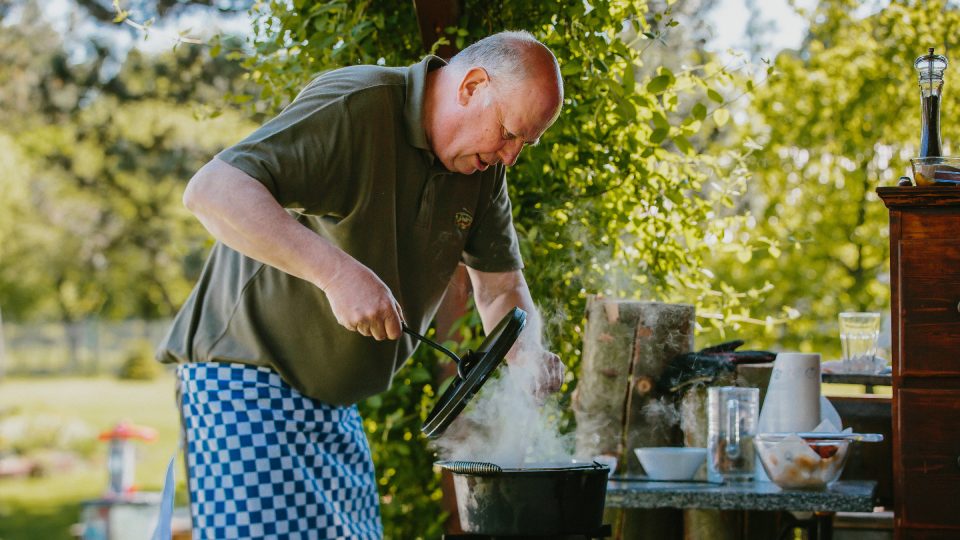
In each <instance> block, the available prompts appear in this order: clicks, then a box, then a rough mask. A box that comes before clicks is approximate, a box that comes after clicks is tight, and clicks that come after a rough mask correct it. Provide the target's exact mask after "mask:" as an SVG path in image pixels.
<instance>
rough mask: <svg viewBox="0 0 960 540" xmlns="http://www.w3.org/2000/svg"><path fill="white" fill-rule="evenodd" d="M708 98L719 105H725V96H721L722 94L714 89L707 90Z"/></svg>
mask: <svg viewBox="0 0 960 540" xmlns="http://www.w3.org/2000/svg"><path fill="white" fill-rule="evenodd" d="M707 97H708V98H710V99H711V100H713V101H716V102H717V103H723V96H722V95H720V92H717V91H716V90H714V89H713V88H708V89H707Z"/></svg>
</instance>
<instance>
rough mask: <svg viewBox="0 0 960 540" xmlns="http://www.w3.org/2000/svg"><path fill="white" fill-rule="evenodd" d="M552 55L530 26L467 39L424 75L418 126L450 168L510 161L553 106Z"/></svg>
mask: <svg viewBox="0 0 960 540" xmlns="http://www.w3.org/2000/svg"><path fill="white" fill-rule="evenodd" d="M562 104H563V82H562V80H561V78H560V67H559V65H558V64H557V59H556V58H555V57H554V55H553V53H552V52H550V49H548V48H547V47H546V46H544V45H543V44H542V43H540V42H539V41H537V40H536V39H535V38H534V37H533V36H532V35H530V33H529V32H501V33H499V34H494V35H492V36H490V37H487V38H484V39H481V40H480V41H478V42H476V43H474V44H473V45H470V46H469V47H467V48H466V49H464V50H463V51H461V52H460V53H459V54H457V55H456V56H454V57H453V58H452V59H451V60H450V62H449V63H448V64H447V65H446V66H444V67H442V68H439V69H435V70H433V71H431V72H430V73H429V74H428V75H427V87H426V96H425V98H424V131H425V132H426V135H427V140H428V142H429V143H430V146H431V149H432V150H433V152H434V153H435V154H436V156H437V157H438V158H439V159H440V161H441V162H442V163H443V164H444V166H446V168H447V169H449V170H451V171H457V172H460V173H462V174H473V173H474V172H477V171H483V170H486V169H487V168H488V167H490V166H492V165H495V164H497V163H503V164H504V165H506V166H511V165H513V164H514V163H515V162H516V160H517V156H518V155H519V154H520V151H521V150H522V149H523V148H524V147H525V146H527V145H531V144H536V143H537V142H538V141H539V140H540V136H541V135H543V133H544V132H545V131H546V130H547V128H549V127H550V126H551V125H552V124H553V123H554V121H555V120H556V119H557V117H558V116H559V114H560V108H561V106H562Z"/></svg>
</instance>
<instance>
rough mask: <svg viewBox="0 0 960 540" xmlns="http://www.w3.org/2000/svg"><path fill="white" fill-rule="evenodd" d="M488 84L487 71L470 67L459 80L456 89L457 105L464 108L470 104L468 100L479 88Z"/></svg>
mask: <svg viewBox="0 0 960 540" xmlns="http://www.w3.org/2000/svg"><path fill="white" fill-rule="evenodd" d="M488 84H490V76H489V75H488V74H487V70H485V69H483V68H482V67H472V68H470V69H469V70H467V72H466V73H464V75H463V78H462V79H460V86H458V87H457V103H458V104H460V105H464V106H466V105H467V104H468V103H470V98H472V97H473V96H474V94H476V92H477V89H478V88H480V87H481V86H484V85H488Z"/></svg>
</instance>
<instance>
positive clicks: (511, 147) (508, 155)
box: [497, 139, 523, 167]
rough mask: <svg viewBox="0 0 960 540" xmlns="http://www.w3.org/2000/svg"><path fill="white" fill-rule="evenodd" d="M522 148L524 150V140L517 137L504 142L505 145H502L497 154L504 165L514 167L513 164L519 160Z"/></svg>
mask: <svg viewBox="0 0 960 540" xmlns="http://www.w3.org/2000/svg"><path fill="white" fill-rule="evenodd" d="M521 150H523V141H521V140H520V139H515V140H512V141H507V142H506V143H504V145H503V146H502V147H500V150H499V151H498V152H497V156H498V157H499V158H500V161H502V162H503V164H504V165H506V166H507V167H512V166H513V164H514V163H516V162H517V158H518V157H519V156H520V151H521Z"/></svg>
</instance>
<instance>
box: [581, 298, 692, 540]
mask: <svg viewBox="0 0 960 540" xmlns="http://www.w3.org/2000/svg"><path fill="white" fill-rule="evenodd" d="M693 330H694V308H693V306H691V305H685V304H664V303H659V302H637V301H624V300H614V299H608V298H603V297H600V296H594V297H590V298H588V299H587V328H586V333H585V336H584V343H583V360H582V362H581V371H580V377H579V380H578V383H577V389H576V391H575V393H574V396H573V410H574V415H575V417H576V420H577V437H576V441H577V442H576V445H577V450H576V454H577V456H579V457H581V458H588V459H589V458H590V457H592V456H595V455H598V454H609V455H614V456H616V457H617V461H618V470H619V473H620V474H628V475H634V474H639V473H640V472H641V470H642V469H641V467H640V463H639V461H637V458H636V457H635V456H634V454H633V449H634V448H640V447H650V446H677V445H679V443H680V430H679V412H678V411H677V410H676V407H675V406H674V404H673V402H672V400H671V399H670V396H667V395H663V394H662V393H661V392H659V390H657V387H656V381H657V379H658V378H659V377H660V375H661V374H662V373H663V370H664V368H665V367H666V365H667V363H668V362H669V361H670V360H671V359H672V358H673V357H674V356H676V355H678V354H682V353H686V352H690V351H691V350H693ZM661 398H663V399H661ZM607 519H608V520H611V521H612V522H613V523H612V525H613V528H614V538H627V537H629V538H658V539H659V538H677V537H679V536H680V534H681V532H680V531H682V519H681V513H680V512H679V511H676V510H630V511H620V512H609V513H608V515H607Z"/></svg>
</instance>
